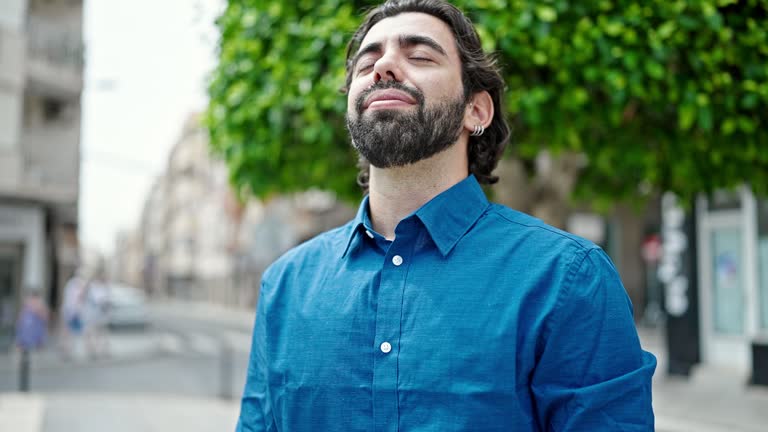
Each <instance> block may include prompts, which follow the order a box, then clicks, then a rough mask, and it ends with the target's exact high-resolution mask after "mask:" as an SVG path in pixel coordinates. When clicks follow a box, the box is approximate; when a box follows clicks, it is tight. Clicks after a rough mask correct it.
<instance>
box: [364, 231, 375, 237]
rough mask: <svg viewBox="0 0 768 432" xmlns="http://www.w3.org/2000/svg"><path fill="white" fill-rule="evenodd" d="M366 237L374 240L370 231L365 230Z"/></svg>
mask: <svg viewBox="0 0 768 432" xmlns="http://www.w3.org/2000/svg"><path fill="white" fill-rule="evenodd" d="M365 235H367V236H368V237H370V238H373V234H372V233H371V232H370V231H368V230H365Z"/></svg>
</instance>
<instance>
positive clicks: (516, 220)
mask: <svg viewBox="0 0 768 432" xmlns="http://www.w3.org/2000/svg"><path fill="white" fill-rule="evenodd" d="M479 224H480V227H481V228H482V229H483V230H486V231H487V232H488V234H489V235H490V236H493V237H494V238H500V239H505V242H504V243H506V244H508V245H510V246H511V247H515V248H516V249H518V250H526V251H529V252H530V253H533V254H539V255H540V256H541V257H547V256H558V257H559V258H563V257H565V258H572V259H573V260H583V259H584V258H586V257H587V256H588V255H590V254H591V253H593V251H598V252H600V251H602V250H601V249H600V247H599V246H597V245H595V244H594V243H593V242H591V241H589V240H587V239H585V238H582V237H579V236H577V235H575V234H571V233H569V232H567V231H563V230H561V229H559V228H555V227H553V226H551V225H548V224H546V223H544V222H543V221H542V220H541V219H538V218H535V217H533V216H530V215H527V214H525V213H522V212H519V211H517V210H513V209H511V208H509V207H506V206H503V205H501V204H495V203H492V204H491V205H490V206H488V209H487V210H486V212H485V214H484V215H483V218H482V219H481V221H479Z"/></svg>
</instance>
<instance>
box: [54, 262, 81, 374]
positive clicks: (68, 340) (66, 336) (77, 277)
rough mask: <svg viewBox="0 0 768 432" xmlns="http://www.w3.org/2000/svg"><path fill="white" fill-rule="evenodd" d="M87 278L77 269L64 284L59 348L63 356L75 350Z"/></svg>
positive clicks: (68, 355)
mask: <svg viewBox="0 0 768 432" xmlns="http://www.w3.org/2000/svg"><path fill="white" fill-rule="evenodd" d="M86 283H87V280H86V279H85V277H84V275H83V271H82V270H81V269H78V270H77V271H76V272H75V274H73V275H72V277H71V278H70V279H69V280H68V281H67V283H66V284H65V285H64V294H63V300H62V303H61V315H60V316H61V324H60V329H61V349H62V352H63V354H64V357H65V358H67V359H68V358H71V357H72V356H73V355H74V354H75V352H76V351H77V342H78V340H79V339H80V336H81V335H82V332H83V305H84V303H85V288H86Z"/></svg>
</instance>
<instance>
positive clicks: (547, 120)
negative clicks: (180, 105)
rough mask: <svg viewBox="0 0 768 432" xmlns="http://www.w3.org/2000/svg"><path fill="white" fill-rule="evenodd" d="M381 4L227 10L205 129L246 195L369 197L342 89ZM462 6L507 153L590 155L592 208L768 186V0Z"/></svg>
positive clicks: (316, 2) (318, 2)
mask: <svg viewBox="0 0 768 432" xmlns="http://www.w3.org/2000/svg"><path fill="white" fill-rule="evenodd" d="M375 3H376V2H364V1H357V2H346V1H340V0H299V1H293V2H282V1H263V0H262V1H259V0H229V2H228V6H227V8H226V10H225V11H224V13H223V15H222V16H221V17H220V18H219V20H218V21H217V24H218V26H219V29H220V30H221V44H220V51H219V60H220V61H219V65H218V67H217V68H216V70H215V71H214V73H213V77H212V80H211V83H210V88H209V93H210V98H211V101H210V106H209V109H208V112H207V116H206V122H207V125H208V127H209V130H210V137H211V142H212V146H213V149H214V150H215V152H216V153H218V154H220V155H222V156H223V157H224V158H225V160H226V161H227V163H228V164H229V167H230V172H231V177H232V181H233V183H234V184H235V185H236V186H237V187H238V188H239V189H240V190H242V191H247V192H250V193H254V194H256V195H258V196H265V195H268V194H270V193H273V192H278V191H279V192H289V191H293V190H300V189H305V188H307V187H310V186H317V187H322V188H326V189H331V190H335V191H337V192H338V193H340V194H341V195H342V196H345V197H349V198H354V199H357V198H359V196H360V193H359V190H358V189H357V187H356V185H355V173H356V168H355V160H356V157H355V154H354V151H353V150H352V149H351V146H350V145H349V139H348V137H347V133H346V130H345V128H344V120H343V119H344V111H345V109H346V98H345V96H344V95H342V94H340V93H339V91H338V89H339V87H341V85H342V84H343V81H344V49H345V45H346V42H347V40H348V39H349V37H350V36H351V34H352V32H353V31H354V29H355V28H356V27H357V25H358V24H359V23H360V22H361V20H362V15H363V14H362V10H363V8H364V7H367V6H370V5H372V4H375ZM454 3H455V4H456V5H457V6H459V7H460V8H461V9H463V10H464V11H465V12H466V13H468V15H469V16H470V17H471V19H472V20H473V21H474V22H475V23H476V25H477V28H478V31H479V33H480V36H481V38H482V40H483V44H484V47H485V48H486V50H487V51H490V52H495V53H496V55H497V57H498V59H499V62H500V64H501V65H502V68H503V73H504V76H505V79H506V82H507V84H508V90H507V93H506V105H507V108H508V115H509V119H510V122H511V123H512V124H513V138H512V143H511V146H510V151H509V152H508V156H509V157H511V158H516V159H518V160H523V161H531V160H533V159H534V158H535V156H536V154H537V153H539V152H540V151H541V150H542V149H548V150H549V151H550V152H551V153H552V154H555V155H558V154H573V153H574V152H576V153H579V154H584V155H586V159H587V161H588V162H587V163H586V166H584V167H582V168H580V170H579V173H578V181H577V182H576V183H575V185H574V188H575V191H576V193H577V196H579V197H580V198H582V199H588V200H590V201H592V202H597V203H600V202H602V203H606V202H610V201H614V200H616V199H628V198H633V197H637V196H638V194H639V192H638V191H639V190H640V189H642V190H644V191H646V192H648V191H652V190H656V191H658V190H672V191H675V192H677V193H678V194H679V195H680V196H682V197H683V198H684V199H690V198H692V197H693V196H695V194H697V193H699V192H702V191H711V190H713V189H716V188H721V187H733V186H736V185H738V184H741V183H743V182H748V183H750V184H751V186H752V188H753V189H754V190H756V191H757V192H758V193H761V194H765V193H766V192H768V115H766V112H768V18H767V17H768V0H742V1H737V0H642V1H641V0H581V1H566V0H549V1H546V0H540V1H533V0H476V1H469V0H466V1H455V2H454ZM532 165H533V164H527V163H526V164H525V166H532Z"/></svg>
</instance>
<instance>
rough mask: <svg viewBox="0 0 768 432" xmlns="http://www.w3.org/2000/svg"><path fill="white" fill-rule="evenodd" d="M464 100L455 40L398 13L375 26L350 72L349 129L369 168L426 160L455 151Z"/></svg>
mask: <svg viewBox="0 0 768 432" xmlns="http://www.w3.org/2000/svg"><path fill="white" fill-rule="evenodd" d="M465 107H466V101H465V98H464V90H463V84H462V80H461V61H460V59H459V55H458V52H457V49H456V43H455V41H454V38H453V34H452V32H451V30H450V29H449V28H448V26H447V25H446V24H445V23H444V22H443V21H441V20H440V19H438V18H435V17H433V16H431V15H427V14H423V13H403V14H400V15H397V16H394V17H391V18H386V19H384V20H381V21H380V22H378V23H377V24H376V25H374V26H373V27H372V28H371V30H370V31H369V32H368V34H367V35H366V36H365V38H364V39H363V41H362V43H361V44H360V48H359V50H358V52H357V54H356V56H355V59H354V63H353V67H352V81H351V83H350V87H349V93H348V99H347V127H348V128H349V131H350V135H351V137H352V143H353V145H354V146H355V148H356V149H357V150H358V151H359V152H360V154H361V155H362V156H363V157H365V158H366V159H367V160H368V161H369V162H370V163H371V164H372V165H373V166H375V167H379V168H388V167H393V166H403V165H407V164H410V163H414V162H418V161H419V160H422V159H426V158H428V157H430V156H432V155H434V154H436V153H438V152H440V151H442V150H445V149H446V148H447V147H449V146H450V145H452V144H454V143H455V142H456V140H457V139H458V137H459V134H460V133H461V130H462V125H463V120H464V113H465Z"/></svg>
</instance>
